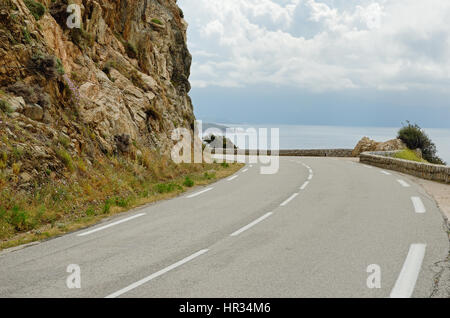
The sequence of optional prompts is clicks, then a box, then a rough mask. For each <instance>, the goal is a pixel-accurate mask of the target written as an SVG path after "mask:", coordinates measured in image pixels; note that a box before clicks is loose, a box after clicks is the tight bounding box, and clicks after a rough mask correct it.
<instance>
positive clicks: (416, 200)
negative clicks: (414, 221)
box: [411, 197, 427, 213]
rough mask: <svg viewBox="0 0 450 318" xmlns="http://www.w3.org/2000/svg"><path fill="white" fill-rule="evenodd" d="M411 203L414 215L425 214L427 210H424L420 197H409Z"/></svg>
mask: <svg viewBox="0 0 450 318" xmlns="http://www.w3.org/2000/svg"><path fill="white" fill-rule="evenodd" d="M411 201H412V203H413V205H414V210H415V211H416V213H426V212H427V209H426V208H425V205H424V204H423V202H422V199H421V198H420V197H411Z"/></svg>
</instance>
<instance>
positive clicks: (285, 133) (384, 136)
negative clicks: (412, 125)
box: [204, 123, 450, 165]
mask: <svg viewBox="0 0 450 318" xmlns="http://www.w3.org/2000/svg"><path fill="white" fill-rule="evenodd" d="M205 127H206V128H209V127H217V128H222V129H223V128H224V127H231V128H238V129H239V128H242V129H243V130H247V129H249V128H255V129H257V130H258V129H259V128H267V129H268V130H269V131H270V129H271V128H278V129H279V136H280V139H279V142H280V149H327V148H349V149H350V148H354V147H355V146H356V144H357V143H358V141H359V140H361V138H362V137H365V136H366V137H369V138H370V139H373V140H376V141H387V140H390V139H394V138H396V137H397V132H398V130H399V128H398V127H395V128H394V127H342V126H305V125H274V124H271V125H268V124H266V125H248V124H228V123H220V124H219V123H217V124H206V126H205ZM204 129H205V128H204ZM424 131H425V133H426V134H427V135H428V136H429V137H430V139H431V140H432V141H433V142H434V143H435V145H436V148H437V150H438V156H439V157H440V158H441V159H443V160H444V161H446V162H447V165H450V129H441V128H424ZM268 140H270V134H269V138H268ZM269 144H270V142H269ZM236 146H238V147H239V148H241V149H245V148H248V145H245V142H244V144H239V142H237V145H236Z"/></svg>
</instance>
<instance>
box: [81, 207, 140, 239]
mask: <svg viewBox="0 0 450 318" xmlns="http://www.w3.org/2000/svg"><path fill="white" fill-rule="evenodd" d="M144 215H145V213H140V214H136V215H133V216H130V217H129V218H125V219H122V220H119V221H116V222H113V223H110V224H107V225H104V226H100V227H98V228H96V229H93V230H90V231H87V232H84V233H81V234H78V235H77V236H86V235H89V234H92V233H95V232H98V231H101V230H105V229H107V228H110V227H112V226H115V225H119V224H122V223H124V222H128V221H131V220H134V219H136V218H138V217H141V216H144Z"/></svg>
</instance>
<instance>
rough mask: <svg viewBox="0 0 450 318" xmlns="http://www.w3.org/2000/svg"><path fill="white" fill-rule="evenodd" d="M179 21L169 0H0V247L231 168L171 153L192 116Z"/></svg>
mask: <svg viewBox="0 0 450 318" xmlns="http://www.w3.org/2000/svg"><path fill="white" fill-rule="evenodd" d="M69 3H75V4H78V5H79V7H80V9H81V25H80V28H76V27H75V28H70V27H69V26H68V25H67V19H68V17H69V14H70V13H68V12H67V6H68V4H69ZM124 4H126V5H124ZM186 29H187V23H186V22H185V21H184V19H183V15H182V12H181V10H180V9H179V8H178V6H177V5H176V1H173V0H127V1H125V2H121V1H109V0H97V1H90V0H78V1H74V2H72V1H68V0H51V1H50V0H2V1H1V2H0V61H1V63H0V241H1V243H0V247H5V246H11V245H14V244H17V243H19V242H28V241H31V240H36V239H41V238H45V237H49V236H52V235H55V234H59V233H63V232H65V231H68V230H73V229H76V228H78V227H82V226H85V225H87V224H91V223H93V222H95V221H97V220H98V219H99V218H101V217H104V216H108V215H111V214H113V213H116V212H118V211H121V210H123V209H127V208H131V207H133V206H136V205H139V204H143V203H146V202H152V201H154V200H157V199H161V198H166V197H170V196H173V195H176V194H178V193H180V192H182V191H184V190H185V189H187V188H189V187H191V186H194V185H199V184H204V183H208V182H212V181H214V180H215V179H216V178H220V177H221V176H225V175H228V174H231V173H233V172H234V171H235V170H236V169H238V167H239V166H238V165H230V166H228V167H226V166H222V165H219V164H196V165H194V164H189V165H175V164H174V163H173V162H172V161H171V160H170V159H169V156H168V155H169V153H170V150H171V149H172V147H173V144H174V141H173V140H172V139H171V135H172V132H173V130H174V129H175V128H186V129H189V130H191V131H192V130H193V126H194V125H193V123H194V121H195V117H194V113H193V106H192V102H191V99H190V97H189V95H188V92H189V90H190V84H189V80H188V79H189V75H190V66H191V55H190V53H189V51H188V49H187V44H186ZM199 142H201V141H199Z"/></svg>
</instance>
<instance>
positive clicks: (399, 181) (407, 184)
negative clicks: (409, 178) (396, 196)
mask: <svg viewBox="0 0 450 318" xmlns="http://www.w3.org/2000/svg"><path fill="white" fill-rule="evenodd" d="M397 181H398V183H400V184H401V185H402V186H403V187H405V188H409V187H410V185H409V183H407V182H406V181H404V180H402V179H398V180H397Z"/></svg>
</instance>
